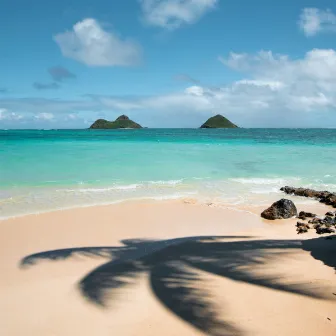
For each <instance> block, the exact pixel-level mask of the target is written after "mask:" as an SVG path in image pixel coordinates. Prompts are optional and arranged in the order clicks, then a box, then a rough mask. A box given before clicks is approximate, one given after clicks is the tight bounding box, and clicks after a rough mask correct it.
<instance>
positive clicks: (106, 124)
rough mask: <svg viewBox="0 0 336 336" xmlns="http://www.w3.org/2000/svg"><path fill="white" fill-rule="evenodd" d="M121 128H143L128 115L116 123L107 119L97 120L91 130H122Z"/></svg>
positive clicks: (119, 118) (122, 116) (118, 119)
mask: <svg viewBox="0 0 336 336" xmlns="http://www.w3.org/2000/svg"><path fill="white" fill-rule="evenodd" d="M120 128H123V129H125V128H142V126H141V125H139V124H138V123H136V122H134V121H133V120H131V119H130V118H128V117H127V116H126V115H121V116H120V117H118V118H117V119H116V120H115V121H108V120H105V119H98V120H96V121H95V122H94V123H93V124H92V125H91V126H90V129H120Z"/></svg>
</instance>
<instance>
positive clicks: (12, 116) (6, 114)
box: [0, 108, 24, 121]
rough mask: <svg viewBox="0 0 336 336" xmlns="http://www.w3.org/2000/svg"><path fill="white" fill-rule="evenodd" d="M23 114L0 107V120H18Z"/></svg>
mask: <svg viewBox="0 0 336 336" xmlns="http://www.w3.org/2000/svg"><path fill="white" fill-rule="evenodd" d="M23 118H24V117H23V115H21V114H18V113H16V112H11V111H9V110H7V109H5V108H0V120H1V121H18V120H21V119H23Z"/></svg>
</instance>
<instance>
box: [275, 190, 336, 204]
mask: <svg viewBox="0 0 336 336" xmlns="http://www.w3.org/2000/svg"><path fill="white" fill-rule="evenodd" d="M280 190H281V191H283V192H285V193H286V194H289V195H296V196H303V197H311V198H316V199H318V200H319V201H320V202H321V203H324V204H327V205H331V206H333V207H334V208H336V194H335V193H331V192H329V191H316V190H312V189H307V188H293V187H288V186H286V187H283V188H281V189H280Z"/></svg>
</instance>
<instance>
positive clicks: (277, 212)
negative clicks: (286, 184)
mask: <svg viewBox="0 0 336 336" xmlns="http://www.w3.org/2000/svg"><path fill="white" fill-rule="evenodd" d="M294 216H297V209H296V206H295V204H294V203H293V202H292V201H291V200H288V199H281V200H280V201H277V202H275V203H273V204H272V205H271V206H270V207H269V208H268V209H266V210H264V211H263V212H262V213H261V217H263V218H265V219H270V220H275V219H286V218H292V217H294Z"/></svg>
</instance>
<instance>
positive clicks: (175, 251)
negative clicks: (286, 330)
mask: <svg viewBox="0 0 336 336" xmlns="http://www.w3.org/2000/svg"><path fill="white" fill-rule="evenodd" d="M251 238H252V237H234V236H225V237H216V236H208V237H187V238H177V239H170V240H161V241H154V240H140V239H136V240H124V241H122V243H123V246H120V247H82V248H75V249H63V250H53V251H46V252H41V253H37V254H33V255H30V256H27V257H25V258H24V259H22V261H21V267H27V266H31V265H34V264H36V263H37V262H39V261H41V260H62V259H67V258H70V257H73V256H74V255H85V256H91V257H108V258H110V259H111V260H109V261H108V262H106V263H104V264H103V265H101V266H99V267H97V268H95V269H94V270H92V271H91V272H90V273H89V274H87V275H86V276H84V277H83V278H82V280H81V281H80V283H79V288H80V290H81V293H82V294H83V295H84V296H85V297H86V298H87V299H88V300H89V301H91V302H93V303H95V304H97V305H99V306H101V307H105V306H107V304H108V302H110V301H111V300H113V299H115V297H114V294H115V293H116V291H115V290H116V289H122V288H124V287H125V286H127V285H129V284H131V283H134V282H135V281H136V278H137V277H138V276H139V275H141V274H144V273H145V274H148V275H149V279H150V286H151V289H152V291H153V293H154V294H155V296H156V297H157V298H158V300H159V301H160V302H161V303H162V304H163V305H164V306H165V307H166V308H167V309H168V310H170V311H171V312H172V313H174V314H175V315H176V316H177V317H179V318H180V319H182V320H183V321H185V322H187V323H189V324H190V325H192V326H194V327H195V328H196V329H198V330H200V331H202V332H204V333H206V334H208V335H213V336H220V335H224V336H233V335H242V334H243V332H242V330H240V329H239V328H238V327H236V326H233V325H232V324H230V322H229V321H224V320H223V319H221V318H220V317H219V314H218V310H217V309H216V307H215V305H214V304H213V301H214V300H213V298H212V297H211V295H210V294H209V293H207V291H206V290H205V289H202V288H204V286H201V285H200V281H201V277H200V274H201V273H202V272H208V273H211V274H215V275H218V276H221V277H225V278H228V279H232V280H236V281H241V282H245V283H250V284H254V285H257V286H262V287H266V288H270V289H275V290H281V291H285V292H289V293H296V294H300V295H305V296H310V297H317V298H324V296H323V294H321V291H316V288H312V287H310V286H309V284H305V283H291V284H288V283H286V282H284V281H282V278H281V277H279V276H278V275H273V276H258V275H257V274H256V273H255V272H254V269H255V268H256V267H263V266H264V265H266V264H268V263H270V262H272V261H273V260H275V259H276V258H277V257H278V256H279V254H286V255H291V254H294V253H295V252H297V251H298V250H302V246H301V241H300V240H292V241H288V240H284V241H281V240H251ZM238 239H239V240H238Z"/></svg>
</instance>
